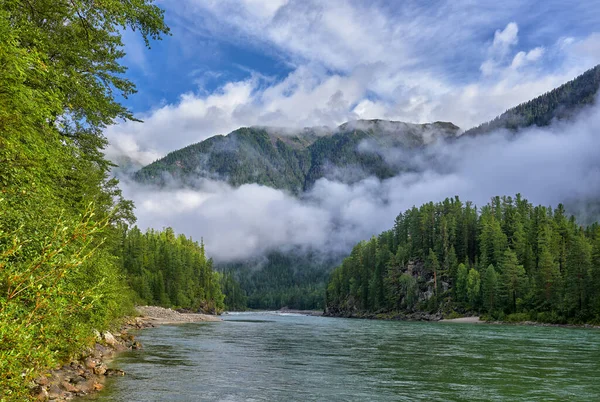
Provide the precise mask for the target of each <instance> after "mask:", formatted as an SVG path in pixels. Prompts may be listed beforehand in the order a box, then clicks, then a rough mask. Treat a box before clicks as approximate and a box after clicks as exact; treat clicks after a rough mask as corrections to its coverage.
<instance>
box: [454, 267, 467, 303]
mask: <svg viewBox="0 0 600 402" xmlns="http://www.w3.org/2000/svg"><path fill="white" fill-rule="evenodd" d="M468 274H469V272H468V269H467V266H466V265H465V264H459V265H458V274H457V277H456V300H459V301H465V300H467V297H468V293H467V292H468V286H467V278H468Z"/></svg>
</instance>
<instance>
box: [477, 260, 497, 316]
mask: <svg viewBox="0 0 600 402" xmlns="http://www.w3.org/2000/svg"><path fill="white" fill-rule="evenodd" d="M481 288H482V294H483V306H484V308H485V309H486V310H487V312H488V313H493V312H494V311H495V310H496V306H497V303H498V275H497V274H496V270H495V269H494V266H493V265H491V264H490V265H489V266H488V267H487V268H486V269H485V271H484V273H483V278H482V283H481Z"/></svg>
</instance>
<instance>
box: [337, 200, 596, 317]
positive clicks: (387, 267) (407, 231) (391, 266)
mask: <svg viewBox="0 0 600 402" xmlns="http://www.w3.org/2000/svg"><path fill="white" fill-rule="evenodd" d="M327 310H328V312H329V313H330V314H332V315H350V316H352V315H355V316H356V315H358V316H361V315H374V314H375V313H384V312H394V315H396V314H397V315H400V316H404V315H410V314H413V316H414V313H417V314H419V313H423V312H426V313H436V314H439V315H441V313H444V314H451V313H452V312H456V311H458V312H461V313H466V312H475V313H485V314H488V315H489V316H491V317H494V318H500V319H504V318H505V317H507V316H509V315H511V314H519V315H517V316H514V315H513V316H512V317H514V318H515V319H519V320H521V321H524V320H537V321H547V322H553V323H566V322H571V323H582V322H598V321H599V320H600V226H598V224H594V225H592V226H589V227H587V228H584V227H581V226H579V225H578V224H577V223H576V221H575V219H574V218H573V217H569V216H566V214H565V211H564V208H563V206H562V205H559V206H558V207H557V208H556V209H554V210H552V209H550V208H548V207H544V206H533V205H532V204H530V203H529V202H527V200H525V199H523V198H522V197H521V196H520V195H517V196H516V198H512V197H502V198H500V197H495V198H494V199H493V200H492V202H490V203H489V204H488V205H486V206H484V207H483V208H481V209H480V210H478V209H477V208H476V207H475V206H474V205H473V204H471V203H470V202H467V203H463V202H461V201H460V200H459V199H458V197H457V198H454V199H446V200H445V201H444V202H441V203H437V204H434V203H429V204H425V205H423V206H421V207H420V208H416V207H413V208H412V209H410V210H408V211H405V212H403V213H401V214H400V215H398V217H397V218H396V221H395V224H394V226H393V228H392V229H390V230H388V231H386V232H383V233H381V234H380V235H379V236H378V237H373V238H372V239H371V240H369V241H364V242H361V243H359V244H357V245H356V246H355V247H354V249H353V250H352V253H351V254H350V256H349V257H347V258H346V259H345V260H344V262H343V263H342V264H341V265H340V266H339V267H338V268H336V269H335V271H334V272H333V274H332V277H331V280H330V282H329V285H328V287H327Z"/></svg>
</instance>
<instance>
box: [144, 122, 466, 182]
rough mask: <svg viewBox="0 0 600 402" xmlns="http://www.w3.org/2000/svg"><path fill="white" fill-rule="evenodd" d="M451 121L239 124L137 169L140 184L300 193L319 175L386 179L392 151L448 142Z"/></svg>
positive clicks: (453, 130)
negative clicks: (251, 186) (250, 186)
mask: <svg viewBox="0 0 600 402" xmlns="http://www.w3.org/2000/svg"><path fill="white" fill-rule="evenodd" d="M458 132H459V128H458V127H457V126H455V125H454V124H452V123H445V122H435V123H431V124H409V123H403V122H396V121H385V120H358V121H353V122H348V123H344V124H342V125H340V126H339V127H337V128H336V129H333V130H332V129H324V128H306V129H304V130H302V131H297V132H285V131H284V130H282V129H277V128H269V127H244V128H240V129H238V130H235V131H233V132H232V133H230V134H228V135H225V136H223V135H217V136H214V137H211V138H208V139H207V140H205V141H202V142H199V143H197V144H193V145H190V146H187V147H185V148H182V149H180V150H177V151H174V152H171V153H169V154H168V155H167V156H165V157H164V158H162V159H159V160H158V161H156V162H154V163H152V164H150V165H148V166H146V167H144V168H142V169H141V170H139V171H138V172H136V173H135V175H134V178H135V180H137V181H138V182H141V183H149V184H157V185H167V184H169V182H170V181H171V180H176V181H179V182H182V183H183V184H186V185H192V186H193V185H194V183H195V181H197V180H198V179H200V178H209V179H216V180H225V181H227V182H228V183H229V184H231V185H232V186H240V185H242V184H247V183H257V184H262V185H266V186H270V187H273V188H277V189H284V190H288V191H291V192H293V193H299V192H302V191H305V190H307V189H309V188H310V187H311V186H312V185H313V184H314V183H315V181H317V180H318V179H320V178H322V177H329V178H336V179H340V178H341V177H340V175H343V176H344V177H343V178H341V179H343V181H345V182H353V181H358V180H360V179H363V178H365V177H368V176H372V175H375V176H377V177H379V178H381V179H385V178H388V177H392V176H394V175H396V174H398V173H399V172H400V171H402V170H405V169H406V166H403V165H402V164H399V163H394V162H393V161H390V160H388V158H386V154H385V150H386V149H389V148H390V147H393V148H403V149H406V150H416V149H419V148H422V147H424V146H426V145H427V144H429V143H431V142H433V141H436V140H437V139H438V138H454V137H456V135H457V134H458Z"/></svg>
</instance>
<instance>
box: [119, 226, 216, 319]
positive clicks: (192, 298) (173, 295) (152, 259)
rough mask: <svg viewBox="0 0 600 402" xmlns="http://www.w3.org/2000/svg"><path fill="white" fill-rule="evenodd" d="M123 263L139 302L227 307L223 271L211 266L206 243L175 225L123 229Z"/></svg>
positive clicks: (211, 308) (194, 307) (210, 309)
mask: <svg viewBox="0 0 600 402" xmlns="http://www.w3.org/2000/svg"><path fill="white" fill-rule="evenodd" d="M122 252H123V257H122V264H123V268H124V272H125V274H126V275H127V281H128V283H129V285H130V286H131V288H132V289H133V290H134V291H135V293H136V295H137V302H138V303H139V304H149V305H153V306H163V307H176V308H185V309H191V310H194V311H203V312H207V313H213V314H214V313H220V312H221V311H223V308H224V307H225V306H224V304H223V301H224V296H223V293H222V292H221V275H220V274H219V273H218V272H216V271H214V270H213V269H212V261H211V260H210V259H208V258H207V257H206V254H205V251H204V244H198V243H197V242H195V241H193V240H192V239H190V238H187V237H185V236H184V235H178V236H176V235H175V233H174V232H173V229H171V228H166V229H165V230H164V231H155V230H152V229H149V230H148V231H147V232H146V233H142V232H141V231H140V230H139V229H138V228H137V227H134V228H133V229H131V230H128V231H126V232H124V233H123V249H122Z"/></svg>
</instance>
